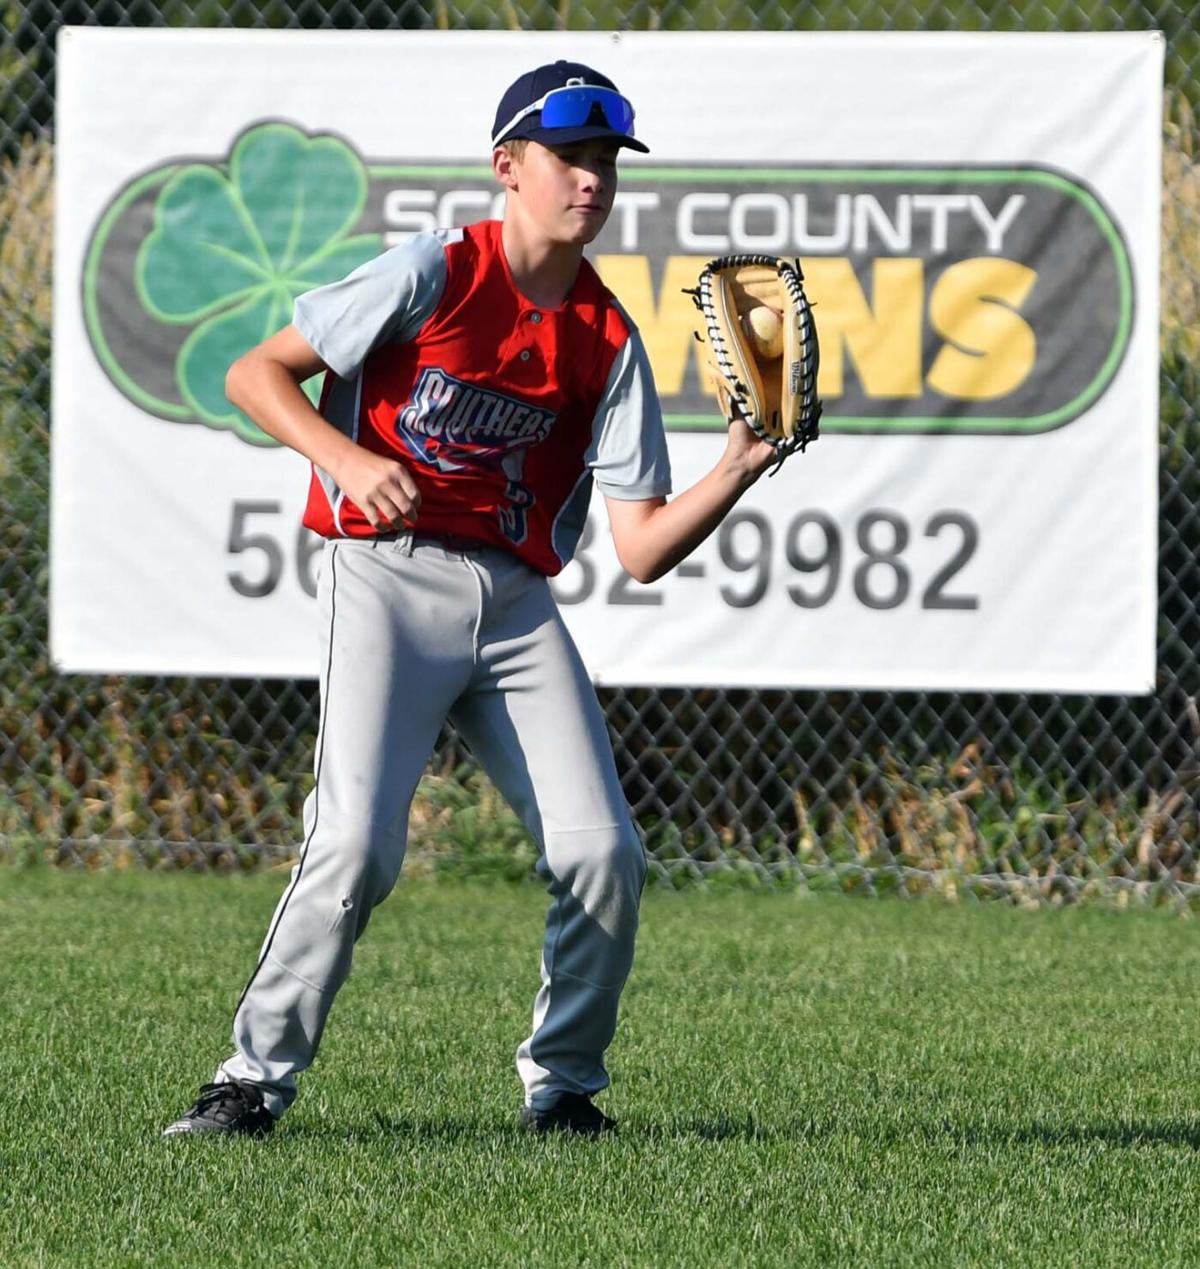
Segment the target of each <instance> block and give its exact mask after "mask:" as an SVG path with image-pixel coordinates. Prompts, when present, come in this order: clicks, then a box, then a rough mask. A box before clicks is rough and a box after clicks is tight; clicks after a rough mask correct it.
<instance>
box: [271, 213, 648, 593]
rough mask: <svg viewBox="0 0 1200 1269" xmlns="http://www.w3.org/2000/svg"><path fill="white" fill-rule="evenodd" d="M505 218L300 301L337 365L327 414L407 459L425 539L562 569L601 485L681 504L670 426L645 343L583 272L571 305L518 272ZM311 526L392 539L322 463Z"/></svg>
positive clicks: (386, 261)
mask: <svg viewBox="0 0 1200 1269" xmlns="http://www.w3.org/2000/svg"><path fill="white" fill-rule="evenodd" d="M500 230H501V225H500V222H499V221H494V220H491V221H482V222H480V223H479V224H475V225H470V226H468V227H467V228H465V229H458V230H448V231H443V232H440V233H437V234H422V235H418V236H416V237H414V238H413V239H411V240H410V241H408V242H406V243H404V244H403V245H402V246H399V247H395V248H393V249H392V250H391V251H388V252H386V253H385V254H384V255H382V256H380V257H378V258H377V259H375V260H372V261H370V262H369V263H368V264H366V265H364V266H363V267H362V268H360V269H357V270H356V271H355V272H354V273H352V274H350V275H349V277H347V278H345V279H344V280H343V281H341V282H336V283H334V284H333V285H331V286H325V287H320V288H318V289H317V290H315V291H309V292H308V293H307V294H305V295H302V296H300V298H299V299H298V300H297V301H296V308H295V315H294V319H293V320H294V322H295V325H296V327H297V329H298V330H299V331H300V333H301V334H302V335H303V336H304V338H305V339H306V340H307V341H308V342H309V344H311V345H312V347H313V349H314V350H315V351H316V353H317V354H318V355H319V356H320V357H321V358H322V360H323V361H324V362H325V363H326V365H328V366H329V367H330V373H329V374H327V375H326V378H325V384H324V388H323V391H322V394H321V407H320V408H321V412H322V414H323V415H324V416H325V418H327V419H328V420H329V421H330V422H331V423H333V424H334V425H335V426H336V427H338V428H339V429H340V430H341V431H343V432H344V433H345V434H346V435H348V436H350V437H352V438H353V439H354V440H355V441H357V442H358V443H359V444H360V445H363V446H365V447H366V448H367V449H369V450H372V451H374V452H375V453H378V454H386V455H388V456H389V457H393V458H397V459H399V460H400V461H402V462H403V463H405V464H406V465H407V466H408V468H409V470H410V471H411V472H412V475H413V478H414V480H415V481H416V484H417V488H418V489H419V490H420V493H421V506H420V510H419V512H418V519H417V522H416V524H415V526H413V527H414V528H415V530H416V531H417V532H418V533H430V534H453V535H455V536H458V537H463V538H469V539H471V540H473V541H478V542H483V543H487V544H490V545H492V546H497V547H502V548H504V549H505V550H508V551H511V552H513V553H514V554H516V555H518V556H519V557H520V558H521V559H523V560H525V561H526V562H527V563H528V564H529V565H531V566H532V567H533V568H535V569H537V570H538V571H540V572H542V573H545V574H547V575H550V576H552V575H554V574H555V573H558V572H559V571H560V570H561V569H562V568H563V566H564V565H565V564H566V563H567V562H568V561H569V560H570V558H571V556H572V554H573V553H574V550H575V547H576V545H577V543H578V540H579V536H580V534H581V532H582V530H583V527H584V524H585V522H586V519H587V509H588V503H589V501H590V498H591V490H592V484H593V481H595V483H596V484H598V485H599V487H600V489H601V490H602V491H603V492H604V493H605V494H607V495H609V496H611V497H616V498H625V499H643V498H653V497H658V496H660V495H665V494H667V493H669V492H670V465H669V461H668V458H667V449H666V440H665V436H664V434H663V425H662V415H661V411H660V409H659V404H658V396H657V393H656V392H655V389H654V382H653V377H652V375H651V372H650V368H649V363H648V361H647V358H646V354H645V349H644V348H643V346H642V342H641V338H640V336H639V335H638V333H637V330H636V328H635V327H634V325H633V323H632V321H630V319H629V317H628V316H627V315H626V313H625V312H624V310H623V309H622V308H621V306H620V305H619V304H618V302H617V301H616V299H615V298H614V296H613V295H612V293H611V292H610V291H608V290H607V289H606V288H605V286H604V285H603V283H602V282H601V281H600V279H599V277H598V276H597V274H596V272H595V270H594V269H593V268H592V267H591V265H590V264H588V262H587V261H586V260H585V261H583V262H582V263H581V265H580V270H579V275H578V277H577V278H576V281H575V284H574V286H573V287H572V289H571V292H570V294H569V295H568V296H567V299H566V302H565V303H564V304H563V305H562V307H561V308H557V309H547V308H542V307H539V306H538V305H536V304H533V303H532V302H530V301H529V300H528V299H526V298H525V296H524V295H522V294H521V292H520V291H519V290H518V289H517V287H516V284H515V283H514V281H513V278H512V274H511V272H510V271H509V267H508V261H507V259H506V257H505V253H504V247H503V244H502V242H501V236H500ZM304 523H305V524H306V525H307V526H308V527H309V528H311V529H314V530H316V532H318V533H320V534H322V535H323V536H325V537H371V536H374V535H375V533H376V530H375V529H374V528H373V527H372V525H371V523H370V522H369V521H368V520H367V518H366V516H365V515H364V514H363V513H362V511H361V510H360V508H358V507H357V506H355V505H354V504H353V503H352V502H350V501H349V500H348V499H347V498H346V497H345V495H344V494H343V493H342V491H341V490H340V489H338V488H337V486H336V484H335V483H334V482H333V480H332V479H331V478H330V476H329V475H328V473H326V472H324V471H322V470H321V469H319V468H314V469H313V475H312V481H311V485H310V489H309V498H308V506H307V510H306V512H305V516H304Z"/></svg>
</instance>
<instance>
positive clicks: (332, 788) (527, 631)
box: [166, 61, 773, 1135]
mask: <svg viewBox="0 0 1200 1269" xmlns="http://www.w3.org/2000/svg"><path fill="white" fill-rule="evenodd" d="M633 122H634V111H633V107H632V106H631V105H630V103H629V102H628V101H627V100H626V99H625V98H624V97H623V96H621V94H620V93H619V92H618V91H617V89H616V87H615V86H614V85H613V83H612V82H611V81H610V80H608V79H606V78H605V77H604V76H603V75H600V74H597V72H596V71H594V70H591V69H589V68H588V67H587V66H582V65H579V64H576V63H572V62H565V61H559V62H555V63H554V64H553V65H548V66H541V67H538V68H537V69H536V70H533V71H530V72H529V73H527V74H525V75H522V76H521V77H520V78H519V79H518V80H517V81H516V82H515V83H514V84H513V85H512V86H511V87H510V88H509V89H508V91H507V92H506V93H505V94H504V96H503V98H502V99H501V101H500V105H499V108H498V110H497V112H496V121H495V127H494V129H493V132H492V145H493V155H492V163H493V170H494V172H495V176H496V179H497V180H498V181H499V182H500V184H501V185H502V186H503V188H504V190H505V191H506V194H507V198H506V207H505V214H504V220H503V222H498V221H483V222H481V223H479V224H475V225H471V226H468V227H467V228H464V229H455V230H447V231H442V232H439V233H436V234H428V235H419V236H417V237H414V238H413V239H412V240H410V241H409V242H406V243H405V244H403V245H401V246H398V247H396V248H394V249H392V250H391V251H388V252H387V253H385V254H384V255H382V256H381V257H379V258H378V259H376V260H373V261H372V262H370V263H369V264H367V265H365V266H363V267H362V268H360V269H358V270H357V271H356V272H354V273H352V274H351V275H350V276H349V277H347V278H346V279H345V280H344V281H341V282H338V283H335V284H333V285H331V286H325V287H321V288H320V289H318V290H315V291H311V292H309V293H308V294H306V295H303V296H301V297H300V299H299V300H297V301H296V306H295V313H294V320H293V323H292V325H290V326H288V327H286V328H285V329H284V330H282V331H280V332H279V333H278V334H276V335H274V336H272V337H271V338H269V339H267V340H266V341H265V342H264V343H262V344H261V345H260V346H259V347H257V348H256V349H254V350H252V351H251V352H250V353H248V354H246V356H244V357H243V358H241V360H239V361H238V362H237V363H235V365H234V366H233V368H232V369H231V371H230V373H229V378H228V383H227V388H228V392H229V396H230V399H231V400H233V401H234V402H235V403H236V404H237V405H238V406H239V407H240V408H241V409H243V410H244V411H245V412H246V413H247V414H248V415H249V416H250V417H251V418H253V419H254V420H255V421H256V422H257V423H258V424H259V425H260V426H261V427H262V428H263V429H264V430H265V431H266V432H268V433H270V435H272V436H274V437H276V438H277V439H278V440H279V441H281V442H283V443H284V444H285V445H289V446H291V447H292V448H293V449H296V450H298V451H300V453H302V454H304V455H305V456H306V457H307V458H309V459H310V460H311V462H312V482H311V488H310V493H309V500H308V507H307V512H306V515H305V523H306V524H307V525H309V527H311V528H313V529H315V530H316V531H317V532H318V533H321V534H323V535H324V536H325V537H326V538H327V539H328V542H327V544H326V546H325V553H324V558H323V563H322V568H321V578H320V586H319V595H318V605H319V612H320V625H321V631H322V636H323V642H322V649H321V662H320V667H321V668H320V693H321V726H320V731H319V734H318V737H317V747H316V785H315V787H314V790H313V792H312V794H311V796H310V797H309V799H308V801H307V802H306V804H305V808H304V825H305V839H304V845H303V848H302V850H301V853H300V856H299V862H298V863H297V865H296V867H295V868H294V869H293V871H292V876H291V883H290V885H289V886H288V888H287V890H286V892H285V893H284V895H283V897H282V899H281V900H280V902H279V905H278V907H277V909H276V911H275V915H274V918H273V920H272V921H271V925H270V928H269V929H268V931H267V936H266V939H265V942H264V943H263V946H262V950H261V954H260V957H259V961H258V965H257V968H256V969H255V971H254V973H253V975H252V976H251V978H250V981H249V983H248V984H247V986H246V988H245V990H244V991H243V993H242V997H241V1000H240V1002H239V1003H238V1006H237V1010H236V1012H235V1014H234V1020H233V1038H234V1045H235V1051H234V1053H233V1055H232V1056H231V1057H230V1058H229V1059H228V1060H227V1061H226V1062H224V1063H223V1064H222V1065H221V1067H220V1068H219V1070H218V1071H217V1073H216V1077H215V1080H214V1082H213V1083H211V1084H206V1085H205V1086H204V1087H203V1089H202V1090H201V1094H200V1098H199V1100H198V1101H197V1102H196V1104H195V1106H194V1107H193V1108H192V1109H191V1110H189V1111H188V1112H187V1113H186V1114H185V1115H184V1116H183V1117H182V1118H180V1119H178V1120H176V1121H175V1122H174V1123H173V1124H171V1125H170V1127H168V1128H167V1129H166V1133H167V1135H175V1134H180V1133H197V1132H199V1133H204V1132H213V1133H263V1132H266V1131H268V1130H269V1129H270V1128H271V1127H272V1125H273V1124H274V1123H275V1120H276V1119H277V1118H278V1117H279V1116H280V1115H282V1114H283V1112H284V1111H285V1110H286V1109H287V1108H288V1106H289V1105H290V1104H291V1102H292V1101H293V1099H294V1098H295V1096H296V1075H297V1073H298V1072H300V1071H303V1070H304V1069H305V1068H306V1067H308V1066H309V1065H310V1064H311V1062H312V1060H313V1057H314V1055H315V1054H316V1051H317V1046H318V1045H319V1043H320V1040H321V1033H322V1031H323V1030H324V1027H325V1022H326V1019H327V1017H328V1015H329V1010H330V1006H331V1005H332V1004H333V999H334V996H335V994H336V993H337V990H338V988H339V987H340V986H341V985H342V983H343V982H344V981H345V979H346V976H347V974H348V973H349V971H350V960H351V955H352V952H353V949H354V944H355V941H356V940H357V939H358V938H359V936H360V935H361V934H362V932H363V930H364V929H365V928H366V925H367V921H368V919H369V918H370V915H371V910H372V908H374V907H375V905H376V904H378V903H380V902H381V901H382V900H383V899H384V898H385V897H386V896H387V894H388V893H389V892H390V890H391V889H392V887H393V885H394V884H395V881H396V878H397V876H398V874H399V872H400V866H401V863H402V861H403V858H404V849H405V836H406V828H407V819H408V811H409V804H410V802H411V800H412V797H413V793H414V791H415V789H416V787H417V782H418V780H419V779H420V776H421V773H422V771H423V769H424V767H425V764H426V761H427V759H428V757H429V754H430V752H431V749H432V747H433V745H434V742H435V740H436V737H437V735H438V731H439V729H440V727H441V726H442V723H443V721H444V720H445V719H447V718H449V719H451V720H452V721H453V723H454V726H455V727H456V728H457V730H458V732H459V733H460V734H461V735H462V736H463V737H464V739H465V740H466V742H467V743H468V744H469V746H470V748H471V751H472V753H473V754H474V756H475V758H476V759H477V760H478V761H479V762H480V763H481V765H482V766H483V768H484V769H485V770H486V772H487V773H488V775H489V776H490V777H491V779H492V780H493V781H494V782H495V784H496V785H497V786H498V788H499V789H500V790H501V792H502V793H503V794H504V795H505V797H506V798H507V799H508V800H509V801H510V802H511V804H512V805H513V807H514V808H515V809H516V811H517V812H518V813H519V814H520V816H521V817H522V819H523V820H524V822H525V824H526V825H527V826H528V828H529V831H530V833H531V834H532V835H533V837H534V838H535V840H536V841H537V843H538V846H539V847H540V851H541V856H540V862H539V871H540V874H541V875H542V877H543V878H544V879H545V881H546V882H547V884H548V887H549V892H550V895H551V904H550V911H549V916H548V919H547V922H546V936H545V944H544V947H543V951H542V963H541V989H540V991H539V992H538V993H537V998H536V1001H535V1004H534V1010H533V1026H532V1030H531V1033H530V1035H529V1038H528V1039H526V1040H525V1041H524V1043H523V1044H521V1046H520V1047H519V1049H518V1051H517V1070H518V1072H519V1074H520V1077H521V1080H522V1082H523V1084H524V1086H525V1106H524V1111H523V1113H522V1122H523V1123H524V1124H525V1125H526V1126H527V1127H528V1128H530V1129H532V1130H534V1131H538V1132H544V1131H549V1130H554V1129H562V1130H566V1131H571V1132H577V1133H585V1134H596V1133H600V1132H604V1131H607V1130H609V1129H611V1128H613V1127H614V1126H615V1125H614V1123H613V1121H612V1120H611V1119H610V1118H608V1117H607V1116H606V1115H605V1114H603V1112H602V1111H601V1110H600V1109H599V1108H598V1107H596V1106H595V1105H594V1104H593V1102H592V1097H593V1095H594V1094H595V1093H598V1092H599V1091H600V1090H601V1089H603V1088H605V1087H606V1086H607V1084H608V1082H609V1081H608V1074H607V1072H606V1071H605V1067H604V1053H605V1050H606V1049H607V1048H608V1045H609V1042H610V1041H611V1039H612V1037H613V1032H614V1028H615V1026H616V1019H617V1001H618V998H619V997H620V994H621V989H622V987H623V985H624V983H625V979H626V976H627V975H628V973H629V969H630V965H631V963H632V959H633V946H634V934H635V931H636V929H637V922H638V902H639V898H640V895H641V889H642V882H643V879H644V877H645V871H646V862H645V854H644V852H643V849H642V844H641V840H640V838H639V836H638V833H637V831H636V829H635V828H634V825H633V822H632V819H631V816H630V813H629V809H628V807H627V805H626V803H625V800H624V797H623V795H622V792H621V787H620V784H619V782H618V779H617V771H616V766H615V763H614V760H613V755H612V751H611V748H610V745H609V741H608V735H607V731H606V727H605V721H604V716H603V714H602V712H601V710H600V708H599V704H598V702H597V700H596V696H595V693H594V691H593V688H592V686H591V683H590V681H589V679H588V676H587V673H586V672H585V670H584V668H583V665H582V663H581V661H580V658H579V655H578V653H577V652H576V650H575V647H574V646H573V644H572V641H571V638H570V636H569V635H568V633H567V631H566V629H565V627H564V625H563V623H562V620H561V618H560V617H559V614H558V611H557V609H556V607H555V604H554V601H553V599H552V597H551V594H550V590H549V587H548V585H547V578H548V577H551V576H553V575H554V574H556V573H557V572H559V570H560V569H562V568H563V566H564V565H565V564H566V563H567V562H568V561H569V560H570V559H571V555H572V552H573V551H574V549H575V546H576V543H577V541H578V539H579V536H580V534H581V531H582V529H583V526H584V523H585V519H586V515H587V509H588V502H589V499H590V496H591V491H592V486H593V484H595V485H597V486H598V487H599V489H600V492H601V493H602V494H603V495H604V500H605V505H606V507H607V510H608V517H609V522H610V524H611V528H612V535H613V541H614V543H615V546H616V552H617V555H618V558H619V559H620V562H621V564H622V565H623V567H624V568H625V569H626V570H627V571H628V572H629V573H630V574H631V575H632V576H633V577H634V578H636V579H637V580H639V581H642V582H649V581H653V580H654V579H655V578H657V577H661V576H662V575H663V574H664V573H666V572H667V571H668V570H669V569H671V568H673V567H674V566H675V565H676V564H677V563H678V562H679V561H680V560H682V559H683V558H684V557H685V556H686V555H687V554H688V553H689V552H690V551H691V550H692V549H693V548H694V547H695V546H696V545H697V544H698V543H700V542H701V541H703V540H704V538H705V537H706V536H707V535H708V534H709V533H710V532H711V531H712V530H713V529H714V528H715V527H716V525H717V524H718V523H719V522H720V521H721V519H722V517H723V516H724V515H725V514H726V513H727V512H728V511H729V509H730V508H731V507H732V506H733V504H734V503H735V502H736V500H737V499H738V498H739V497H740V496H741V495H742V494H743V493H744V492H745V490H746V489H747V488H748V487H749V486H750V485H751V484H752V483H753V481H754V480H755V479H756V478H757V477H758V476H759V475H760V474H761V473H762V471H763V470H764V469H765V467H766V466H767V465H768V464H769V463H770V462H771V461H772V458H773V450H772V449H771V447H770V446H769V445H767V444H764V443H763V442H761V441H758V440H756V439H755V438H754V437H753V435H752V434H751V433H750V431H749V430H748V429H747V428H746V427H745V426H744V425H743V424H741V423H740V422H737V423H735V424H733V426H732V427H731V429H730V431H729V438H728V443H727V445H726V447H725V449H724V452H723V453H722V455H721V457H720V460H719V461H718V462H717V464H716V466H715V467H714V468H713V469H712V471H710V472H709V473H708V475H706V476H705V477H704V478H703V479H702V480H700V481H699V482H698V483H697V484H695V485H694V486H693V487H692V488H690V489H688V490H687V491H686V492H684V493H682V494H680V495H679V496H678V497H676V498H675V499H674V500H672V501H670V502H668V501H667V497H666V496H667V494H668V493H669V492H670V474H669V468H668V460H667V447H666V443H665V440H664V436H663V425H662V419H661V415H660V412H659V406H658V400H657V396H656V393H655V389H654V385H653V381H652V379H651V373H650V369H649V365H648V362H647V359H646V354H645V351H644V349H643V346H642V342H641V340H640V338H639V336H638V333H637V330H636V329H635V327H634V326H633V323H632V322H631V321H630V319H629V317H628V315H627V314H626V313H625V311H624V310H623V309H622V308H621V306H620V304H619V303H618V302H617V301H616V299H614V297H613V296H612V295H611V294H610V293H609V292H608V291H607V290H606V289H605V288H604V286H603V285H602V284H601V282H600V280H599V278H598V277H597V275H596V273H595V272H594V271H593V269H592V267H591V265H590V264H588V263H587V261H586V260H585V259H584V258H583V250H584V248H585V247H586V246H587V244H588V243H590V242H591V241H592V240H593V239H594V238H595V237H596V235H597V234H598V233H599V232H600V229H601V228H602V227H603V225H604V223H605V220H606V219H607V218H608V215H609V212H610V211H611V210H612V206H613V196H614V194H615V192H616V188H617V169H616V160H617V153H618V150H619V149H620V148H621V147H626V148H629V149H634V150H641V151H646V150H647V147H646V146H645V145H643V144H642V142H641V141H639V140H637V139H635V137H634V127H633ZM319 372H324V374H325V379H324V391H323V394H322V398H321V406H320V410H319V411H318V410H315V409H313V408H312V406H311V405H310V404H309V402H308V399H307V398H306V397H305V395H304V393H303V392H302V391H301V389H300V384H301V383H303V382H304V380H306V379H307V378H309V377H310V376H311V375H314V374H317V373H319Z"/></svg>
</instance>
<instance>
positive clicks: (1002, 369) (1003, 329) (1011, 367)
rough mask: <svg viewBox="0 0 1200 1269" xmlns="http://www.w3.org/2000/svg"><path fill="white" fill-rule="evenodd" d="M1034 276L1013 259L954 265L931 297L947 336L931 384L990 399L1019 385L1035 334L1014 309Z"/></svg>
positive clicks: (933, 315)
mask: <svg viewBox="0 0 1200 1269" xmlns="http://www.w3.org/2000/svg"><path fill="white" fill-rule="evenodd" d="M1036 281H1037V274H1036V273H1035V272H1034V270H1033V269H1031V268H1029V267H1028V266H1027V265H1024V264H1019V263H1018V262H1017V261H1015V260H1002V259H996V258H992V257H982V258H978V259H974V260H960V261H959V262H958V263H957V264H952V265H951V266H950V267H949V268H948V269H947V270H946V272H945V273H943V274H942V276H941V277H940V278H939V279H938V281H937V284H936V285H935V286H934V288H933V294H932V295H931V296H930V297H929V319H930V321H931V322H932V324H933V328H934V330H936V331H937V332H938V334H939V335H942V336H944V337H945V339H946V340H947V345H946V347H944V348H943V349H942V350H941V352H939V353H938V355H937V357H935V358H934V362H933V365H932V366H931V367H930V370H929V386H930V387H931V388H933V389H934V390H935V391H936V392H940V393H941V394H942V395H943V396H947V397H957V398H958V399H959V400H962V401H991V400H994V399H995V398H996V397H1002V396H1004V395H1005V394H1006V393H1009V392H1012V391H1014V390H1015V389H1016V388H1019V387H1020V386H1021V384H1022V383H1024V382H1025V380H1026V379H1027V378H1028V377H1029V373H1030V371H1032V370H1033V366H1034V362H1035V361H1036V359H1037V338H1036V336H1035V335H1034V333H1033V329H1032V328H1031V327H1030V325H1029V323H1028V322H1026V321H1025V319H1024V318H1023V317H1022V316H1021V315H1020V313H1018V312H1017V311H1016V310H1017V309H1019V308H1020V307H1021V305H1022V303H1023V302H1024V300H1025V297H1026V296H1027V295H1028V294H1029V292H1030V290H1031V289H1032V287H1033V284H1034V283H1035V282H1036ZM822 351H824V350H823V349H822Z"/></svg>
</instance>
